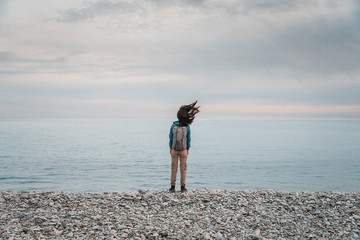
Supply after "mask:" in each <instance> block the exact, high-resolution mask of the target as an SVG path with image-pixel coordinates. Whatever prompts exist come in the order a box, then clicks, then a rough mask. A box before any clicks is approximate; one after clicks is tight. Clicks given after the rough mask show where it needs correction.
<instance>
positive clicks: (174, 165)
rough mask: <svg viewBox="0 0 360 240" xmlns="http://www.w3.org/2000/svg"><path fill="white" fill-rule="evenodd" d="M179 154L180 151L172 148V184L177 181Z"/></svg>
mask: <svg viewBox="0 0 360 240" xmlns="http://www.w3.org/2000/svg"><path fill="white" fill-rule="evenodd" d="M178 156H179V151H176V150H174V149H173V150H171V180H170V185H171V186H174V185H175V183H176V174H177V169H178Z"/></svg>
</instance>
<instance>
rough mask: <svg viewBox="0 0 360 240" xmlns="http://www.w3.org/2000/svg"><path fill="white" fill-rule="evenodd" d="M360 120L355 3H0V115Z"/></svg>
mask: <svg viewBox="0 0 360 240" xmlns="http://www.w3.org/2000/svg"><path fill="white" fill-rule="evenodd" d="M193 100H199V103H200V105H201V107H202V108H201V109H202V113H201V117H202V118H360V1H358V0H344V1H338V0H334V1H332V0H309V1H308V0H133V1H130V0H129V1H128V0H62V1H49V0H32V1H28V0H0V118H88V117H90V118H168V117H170V118H171V117H174V116H175V113H176V111H177V108H178V107H179V105H181V104H185V103H190V102H192V101H193Z"/></svg>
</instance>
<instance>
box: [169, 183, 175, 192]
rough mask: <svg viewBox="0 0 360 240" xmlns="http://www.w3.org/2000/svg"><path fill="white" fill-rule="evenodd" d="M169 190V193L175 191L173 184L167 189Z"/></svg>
mask: <svg viewBox="0 0 360 240" xmlns="http://www.w3.org/2000/svg"><path fill="white" fill-rule="evenodd" d="M169 192H171V193H173V192H175V185H174V186H171V188H170V189H169Z"/></svg>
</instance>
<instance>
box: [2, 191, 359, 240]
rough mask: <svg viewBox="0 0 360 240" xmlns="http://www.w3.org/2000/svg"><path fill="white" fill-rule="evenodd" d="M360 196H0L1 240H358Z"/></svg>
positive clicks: (246, 193)
mask: <svg viewBox="0 0 360 240" xmlns="http://www.w3.org/2000/svg"><path fill="white" fill-rule="evenodd" d="M359 229H360V193H339V192H284V191H272V190H258V191H233V190H221V191H218V190H209V189H202V190H191V191H189V192H187V193H180V192H176V193H172V194H171V193H169V192H168V191H167V190H166V189H163V190H156V191H154V190H146V191H145V190H139V191H137V192H129V193H117V192H111V193H102V194H98V193H66V192H42V191H25V192H13V191H7V192H0V239H359V236H360V232H359Z"/></svg>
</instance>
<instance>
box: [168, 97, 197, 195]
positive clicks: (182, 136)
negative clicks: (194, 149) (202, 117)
mask: <svg viewBox="0 0 360 240" xmlns="http://www.w3.org/2000/svg"><path fill="white" fill-rule="evenodd" d="M196 103H197V101H195V102H193V103H191V104H189V105H183V106H181V107H180V109H179V111H178V112H177V119H178V121H174V122H173V124H172V125H171V128H170V133H169V147H170V154H171V180H170V186H171V187H170V189H169V191H170V192H175V183H176V174H177V169H178V162H179V159H180V174H181V177H180V184H181V192H186V191H187V190H186V188H185V184H186V167H187V165H186V162H187V157H188V155H189V149H190V142H191V135H190V124H191V123H192V122H193V121H194V119H195V115H196V114H197V113H199V112H200V110H199V107H200V106H196Z"/></svg>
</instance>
